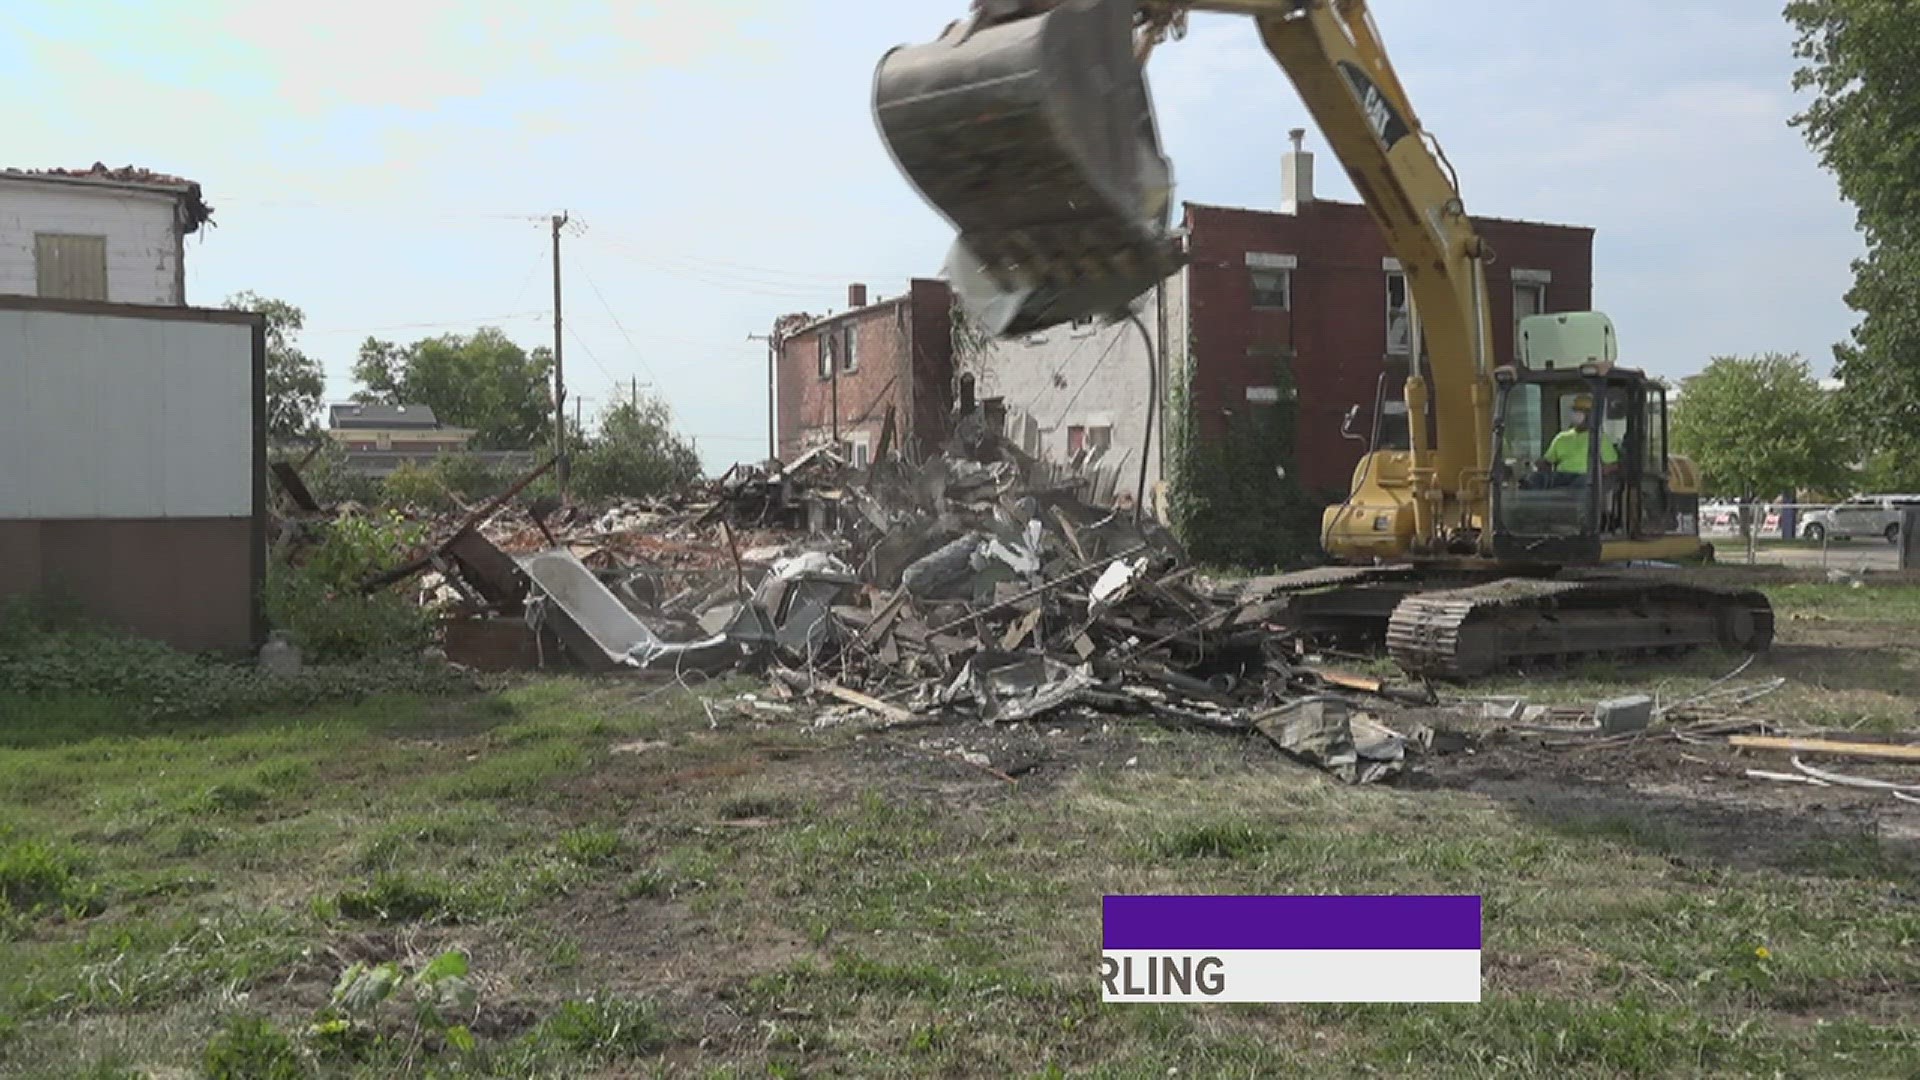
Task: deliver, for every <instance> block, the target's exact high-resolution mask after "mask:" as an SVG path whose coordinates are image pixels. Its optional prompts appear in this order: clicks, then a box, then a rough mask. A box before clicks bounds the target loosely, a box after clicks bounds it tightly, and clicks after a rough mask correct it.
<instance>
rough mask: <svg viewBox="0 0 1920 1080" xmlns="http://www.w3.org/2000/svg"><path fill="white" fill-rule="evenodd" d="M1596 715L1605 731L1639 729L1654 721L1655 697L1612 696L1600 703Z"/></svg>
mask: <svg viewBox="0 0 1920 1080" xmlns="http://www.w3.org/2000/svg"><path fill="white" fill-rule="evenodd" d="M1594 717H1595V718H1596V719H1598V720H1599V721H1600V730H1602V731H1605V732H1609V733H1612V732H1618V731H1639V730H1641V729H1643V728H1645V727H1646V726H1647V725H1648V724H1650V723H1652V722H1653V698H1652V697H1650V696H1648V695H1646V694H1629V695H1627V696H1626V697H1617V698H1612V699H1610V700H1607V701H1603V702H1601V703H1600V705H1599V707H1598V708H1597V709H1595V710H1594Z"/></svg>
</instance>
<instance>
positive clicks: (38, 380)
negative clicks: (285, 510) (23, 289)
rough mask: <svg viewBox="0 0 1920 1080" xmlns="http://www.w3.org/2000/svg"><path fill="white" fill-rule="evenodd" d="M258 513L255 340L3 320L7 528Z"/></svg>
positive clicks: (1, 435) (196, 327)
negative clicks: (24, 523) (24, 522)
mask: <svg viewBox="0 0 1920 1080" xmlns="http://www.w3.org/2000/svg"><path fill="white" fill-rule="evenodd" d="M252 512H253V328H252V327H251V326H250V325H246V324H234V323H212V322H195V321H186V320H180V319H162V318H153V317H128V316H122V315H93V314H88V315H78V314H68V313H64V312H50V311H13V310H0V519H14V520H18V519H32V518H185V517H245V516H248V515H250V514H251V513H252Z"/></svg>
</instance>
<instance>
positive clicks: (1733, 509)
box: [1700, 502, 1740, 533]
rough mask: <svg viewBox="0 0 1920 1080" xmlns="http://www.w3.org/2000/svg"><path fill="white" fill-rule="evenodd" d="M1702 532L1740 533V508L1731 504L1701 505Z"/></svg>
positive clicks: (1714, 503)
mask: <svg viewBox="0 0 1920 1080" xmlns="http://www.w3.org/2000/svg"><path fill="white" fill-rule="evenodd" d="M1700 531H1702V532H1707V533H1737V532H1739V531H1740V506H1739V504H1737V503H1730V502H1709V503H1701V504H1700Z"/></svg>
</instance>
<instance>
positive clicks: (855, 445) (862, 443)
mask: <svg viewBox="0 0 1920 1080" xmlns="http://www.w3.org/2000/svg"><path fill="white" fill-rule="evenodd" d="M847 460H848V461H849V462H851V463H852V465H853V467H854V468H856V469H864V468H866V467H867V461H868V457H867V440H865V439H857V440H856V439H848V440H847Z"/></svg>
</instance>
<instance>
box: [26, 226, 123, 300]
mask: <svg viewBox="0 0 1920 1080" xmlns="http://www.w3.org/2000/svg"><path fill="white" fill-rule="evenodd" d="M33 261H34V269H35V271H36V273H37V276H38V278H39V294H40V295H41V296H43V297H46V298H47V299H49V300H105V299H106V298H107V238H106V237H104V236H70V235H67V234H64V233H36V234H35V235H34V238H33Z"/></svg>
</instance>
